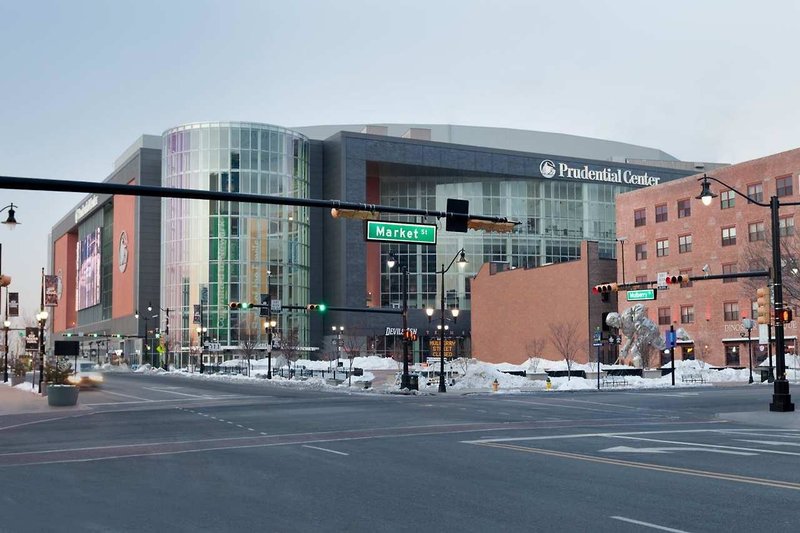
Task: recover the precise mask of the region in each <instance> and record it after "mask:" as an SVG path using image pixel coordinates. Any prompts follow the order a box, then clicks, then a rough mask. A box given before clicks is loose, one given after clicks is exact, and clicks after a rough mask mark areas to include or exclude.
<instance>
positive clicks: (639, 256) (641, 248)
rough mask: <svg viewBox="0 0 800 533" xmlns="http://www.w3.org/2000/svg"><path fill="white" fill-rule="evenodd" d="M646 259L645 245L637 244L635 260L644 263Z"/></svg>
mask: <svg viewBox="0 0 800 533" xmlns="http://www.w3.org/2000/svg"><path fill="white" fill-rule="evenodd" d="M645 259H647V244H645V243H639V244H637V245H636V260H637V261H644V260H645Z"/></svg>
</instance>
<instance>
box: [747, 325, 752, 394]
mask: <svg viewBox="0 0 800 533" xmlns="http://www.w3.org/2000/svg"><path fill="white" fill-rule="evenodd" d="M751 329H752V328H747V358H748V359H749V361H750V380H749V381H748V383H753V345H752V344H750V330H751Z"/></svg>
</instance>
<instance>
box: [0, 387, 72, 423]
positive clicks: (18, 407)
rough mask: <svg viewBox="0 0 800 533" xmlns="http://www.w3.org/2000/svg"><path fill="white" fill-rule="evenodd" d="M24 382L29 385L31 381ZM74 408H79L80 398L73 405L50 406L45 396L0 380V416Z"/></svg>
mask: <svg viewBox="0 0 800 533" xmlns="http://www.w3.org/2000/svg"><path fill="white" fill-rule="evenodd" d="M26 384H27V385H28V386H29V387H30V384H31V382H30V381H26ZM75 409H80V400H78V405H76V406H75V407H50V406H49V405H47V397H46V396H40V395H39V394H36V393H34V392H30V391H29V390H28V389H23V388H17V387H11V382H10V381H9V382H8V383H3V382H2V381H0V416H3V415H18V414H24V413H46V412H52V411H66V410H75Z"/></svg>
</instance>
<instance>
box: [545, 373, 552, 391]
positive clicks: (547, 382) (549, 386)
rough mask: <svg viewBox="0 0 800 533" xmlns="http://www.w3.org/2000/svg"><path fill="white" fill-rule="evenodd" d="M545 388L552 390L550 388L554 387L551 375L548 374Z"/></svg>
mask: <svg viewBox="0 0 800 533" xmlns="http://www.w3.org/2000/svg"><path fill="white" fill-rule="evenodd" d="M544 388H545V389H547V390H550V389H552V388H553V384H552V383H550V376H547V381H546V382H545V384H544Z"/></svg>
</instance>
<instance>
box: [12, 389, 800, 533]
mask: <svg viewBox="0 0 800 533" xmlns="http://www.w3.org/2000/svg"><path fill="white" fill-rule="evenodd" d="M769 400H770V388H769V387H768V386H753V387H719V388H716V387H705V388H693V389H677V390H666V391H665V390H657V391H636V392H630V391H611V392H596V391H585V392H576V393H530V394H489V393H487V394H475V395H456V394H452V393H448V394H443V395H424V396H403V395H389V394H365V393H361V394H358V393H355V394H352V393H339V392H327V391H316V390H297V389H294V388H288V387H282V386H279V385H278V384H273V383H267V382H265V383H263V384H261V383H259V384H256V385H248V384H236V383H222V382H215V381H208V380H196V379H186V378H175V377H165V376H145V375H140V374H135V375H134V374H107V375H106V383H105V385H104V387H103V388H101V389H98V390H84V391H81V393H80V404H81V409H78V410H68V411H57V412H56V413H55V414H54V413H52V412H49V413H40V414H28V415H25V416H22V415H16V416H3V417H0V432H1V434H2V443H3V447H2V452H1V453H0V479H1V480H2V486H3V491H2V494H3V496H2V498H3V499H2V502H3V505H2V519H0V529H2V530H6V531H164V530H167V529H169V530H170V531H198V530H199V531H250V530H252V531H359V532H360V531H365V532H366V531H369V532H375V531H392V532H394V531H497V530H510V531H622V532H626V531H688V532H700V531H759V530H764V529H766V528H768V529H778V528H780V529H782V530H786V531H794V530H795V529H794V528H796V527H797V523H798V520H799V519H800V510H798V505H797V504H798V501H800V469H798V468H797V465H798V464H800V417H799V416H798V415H797V414H795V413H768V412H767V406H768V403H769ZM767 524H768V527H767Z"/></svg>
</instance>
